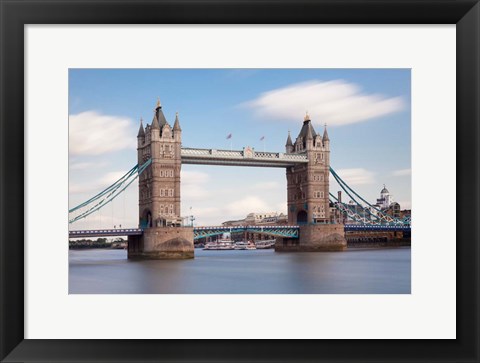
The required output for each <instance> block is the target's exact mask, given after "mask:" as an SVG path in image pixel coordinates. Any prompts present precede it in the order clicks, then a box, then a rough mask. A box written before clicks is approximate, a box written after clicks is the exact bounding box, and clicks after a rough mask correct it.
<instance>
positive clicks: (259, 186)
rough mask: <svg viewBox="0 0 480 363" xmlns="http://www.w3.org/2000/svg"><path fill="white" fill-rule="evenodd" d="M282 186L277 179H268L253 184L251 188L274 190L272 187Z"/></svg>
mask: <svg viewBox="0 0 480 363" xmlns="http://www.w3.org/2000/svg"><path fill="white" fill-rule="evenodd" d="M279 187H280V183H279V182H276V181H267V182H261V183H256V184H254V185H252V187H251V189H252V190H272V189H278V188H279Z"/></svg>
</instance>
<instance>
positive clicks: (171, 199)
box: [69, 101, 409, 259]
mask: <svg viewBox="0 0 480 363" xmlns="http://www.w3.org/2000/svg"><path fill="white" fill-rule="evenodd" d="M137 159H138V163H137V165H136V166H135V167H134V168H132V170H130V171H129V172H128V173H127V174H125V176H123V177H122V178H120V179H119V180H118V181H117V182H116V183H114V184H113V185H111V186H110V187H108V188H107V189H105V190H104V191H102V192H100V193H99V194H97V195H96V196H94V197H92V198H90V199H89V200H88V201H86V202H84V203H81V204H80V205H78V206H76V207H75V208H72V209H71V210H70V211H69V212H70V215H71V218H69V220H70V223H73V222H75V221H77V220H79V219H81V218H85V217H87V216H88V215H90V214H92V213H94V212H96V211H98V210H99V209H100V208H102V207H103V206H105V205H106V204H108V203H109V202H111V201H112V200H113V199H115V198H116V197H117V196H118V195H119V194H120V193H122V192H123V191H124V190H125V188H127V187H128V186H129V185H130V184H131V183H132V182H133V180H135V179H136V178H138V198H139V202H138V207H139V217H138V228H132V229H126V230H121V231H120V230H98V231H70V233H69V235H70V237H86V236H94V235H98V236H100V235H102V236H114V235H128V256H129V258H136V257H139V258H154V259H168V258H193V257H194V256H193V255H194V247H193V241H194V239H195V238H201V237H205V236H208V235H214V234H218V233H220V232H221V230H222V228H231V227H205V228H202V227H197V228H193V227H186V226H182V217H181V211H180V201H181V190H180V175H181V174H180V171H181V167H182V165H183V164H195V165H230V166H255V167H272V168H284V169H285V172H286V179H287V208H288V226H282V227H279V226H270V227H260V226H240V227H238V228H240V229H242V228H243V230H249V231H255V233H268V234H270V235H272V236H276V237H278V238H277V243H276V245H275V250H276V251H341V250H344V249H345V248H346V246H347V242H346V239H345V229H344V226H343V225H342V224H337V223H331V218H330V200H331V199H330V198H331V196H332V194H330V193H329V174H330V172H331V173H332V175H333V176H334V177H335V179H336V180H337V182H339V184H340V186H341V187H342V188H343V189H344V190H345V192H346V193H347V194H348V195H349V196H351V197H352V198H353V199H354V200H356V199H355V196H357V197H360V196H358V194H357V193H355V191H353V190H352V189H351V188H350V187H349V186H348V185H346V183H345V182H343V180H342V179H341V178H340V177H339V176H338V175H337V174H336V173H335V172H334V171H333V169H331V167H330V139H329V136H328V132H327V128H326V125H325V129H324V131H323V134H322V135H321V134H320V133H317V132H316V131H315V129H314V127H313V125H312V122H311V119H310V117H309V115H308V114H306V115H305V117H304V119H303V124H302V127H301V129H300V132H299V134H298V136H297V137H296V138H295V141H293V140H292V138H291V135H290V132H289V133H288V136H287V140H286V144H285V152H265V151H264V152H259V151H256V150H254V148H251V147H249V146H246V147H244V148H243V149H242V150H218V149H213V148H212V149H197V148H187V147H182V129H181V127H180V120H179V116H178V113H177V114H176V116H175V121H174V124H173V127H172V126H171V125H170V124H169V123H168V122H167V120H166V118H165V115H164V114H163V109H162V105H161V104H160V101H158V102H157V105H156V107H155V111H154V115H153V119H152V122H151V123H150V124H147V125H146V127H145V128H144V126H143V120H140V127H139V131H138V135H137ZM360 199H361V200H362V201H365V200H364V199H362V198H361V197H360ZM335 205H336V206H337V208H338V209H339V210H341V211H342V213H345V214H348V215H349V216H350V217H351V218H352V219H354V220H356V221H358V222H360V223H362V224H363V225H365V224H369V223H371V225H377V226H379V225H382V224H388V225H400V224H406V223H404V221H399V220H397V219H395V218H392V217H390V216H388V215H385V214H384V213H383V212H382V211H380V210H376V209H375V207H374V206H371V205H369V207H367V209H366V211H367V212H368V215H367V217H366V213H365V212H364V213H363V214H361V215H360V214H359V213H357V211H356V210H355V211H352V209H351V208H349V207H348V206H346V205H344V204H343V203H341V202H340V201H338V200H337V201H336V202H335ZM408 226H409V221H408ZM352 228H354V229H355V228H356V227H352ZM118 233H124V234H118Z"/></svg>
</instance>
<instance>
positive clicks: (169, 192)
mask: <svg viewBox="0 0 480 363" xmlns="http://www.w3.org/2000/svg"><path fill="white" fill-rule="evenodd" d="M168 196H169V197H173V189H169V190H168Z"/></svg>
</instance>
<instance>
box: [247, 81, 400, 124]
mask: <svg viewBox="0 0 480 363" xmlns="http://www.w3.org/2000/svg"><path fill="white" fill-rule="evenodd" d="M243 106H246V107H249V108H251V109H252V110H254V112H255V114H256V115H257V116H258V117H259V118H262V119H267V120H289V121H295V122H297V121H298V119H299V118H301V117H302V116H303V115H304V113H305V111H308V113H309V114H310V117H311V118H312V121H313V122H315V123H319V124H320V123H322V124H323V123H328V124H329V125H331V126H332V125H333V126H340V125H347V124H352V123H357V122H363V121H367V120H371V119H374V118H377V117H381V116H386V115H389V114H392V113H395V112H398V111H401V110H402V109H403V108H404V107H405V105H404V101H403V100H402V98H401V97H390V98H389V97H387V96H384V95H381V94H367V93H365V92H362V90H361V88H360V86H358V85H356V84H354V83H350V82H347V81H344V80H334V81H326V82H324V81H318V80H313V81H308V82H302V83H296V84H292V85H290V86H287V87H284V88H278V89H274V90H271V91H268V92H264V93H262V94H261V95H260V96H259V97H257V98H256V99H254V100H251V101H248V102H246V103H244V104H243Z"/></svg>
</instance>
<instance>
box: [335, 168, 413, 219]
mask: <svg viewBox="0 0 480 363" xmlns="http://www.w3.org/2000/svg"><path fill="white" fill-rule="evenodd" d="M330 173H331V174H332V176H333V177H334V178H335V180H336V181H337V183H338V185H340V187H341V188H342V189H343V191H345V193H347V195H348V196H349V197H350V198H351V199H352V200H353V202H354V203H355V205H354V206H353V208H352V207H351V206H349V205H347V204H345V203H341V202H340V201H339V200H338V199H337V198H335V197H334V196H333V194H332V193H330V197H331V198H333V199H334V200H333V201H332V202H333V204H334V205H335V207H336V208H337V209H339V210H340V211H341V212H342V213H345V214H346V215H347V216H349V217H350V218H352V219H353V220H355V221H357V222H360V223H362V224H365V225H381V224H387V225H410V217H405V218H403V219H399V218H395V217H392V216H390V215H388V214H386V213H385V212H384V211H382V210H381V209H379V208H377V207H376V206H374V205H372V204H370V203H369V202H368V201H366V200H365V199H364V198H362V197H361V196H360V195H359V194H358V193H357V192H355V190H353V189H352V188H351V187H350V186H348V184H347V183H345V181H343V179H342V178H340V176H339V175H338V174H337V173H336V172H335V171H334V170H333V168H331V167H330ZM352 194H353V195H355V196H356V197H358V198H359V199H360V200H361V201H362V202H364V203H365V204H366V205H367V206H363V205H362V204H361V203H360V202H358V201H357V199H356V198H355V197H354V196H353V195H352ZM356 206H358V207H359V208H360V210H361V211H362V212H363V215H362V214H359V213H358V212H357V211H356V210H354V209H356V208H355V207H356Z"/></svg>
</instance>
